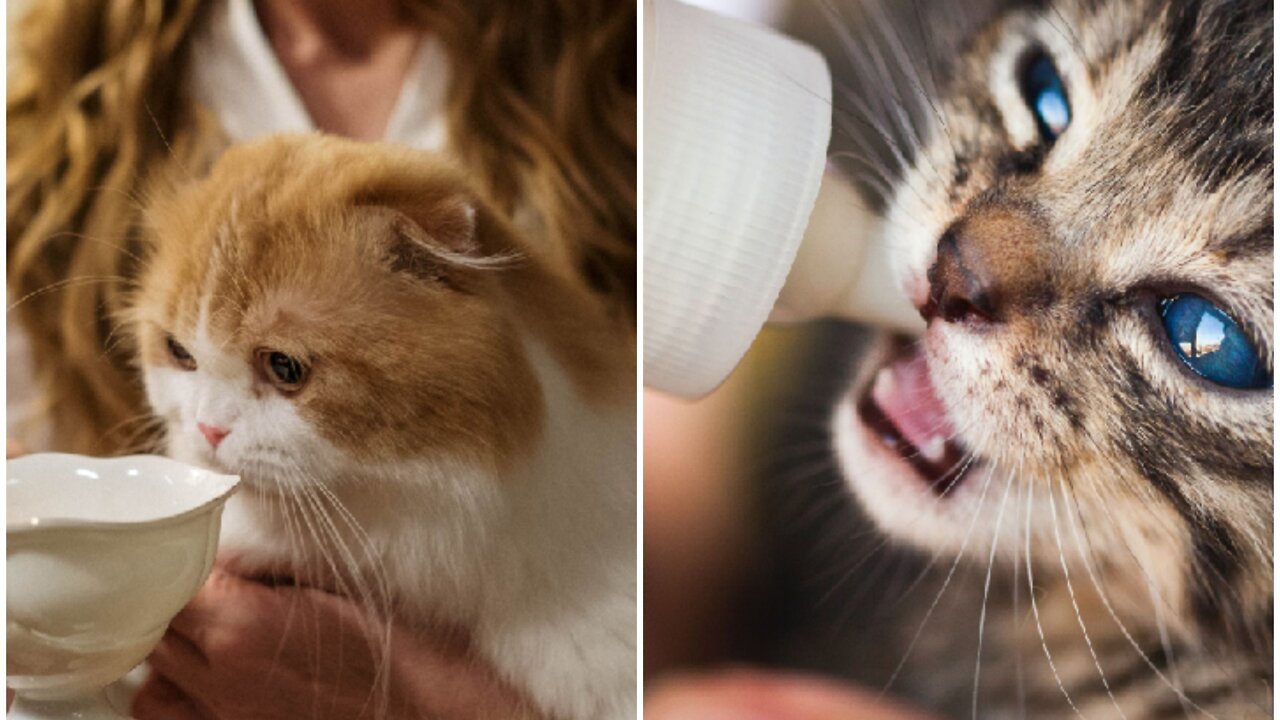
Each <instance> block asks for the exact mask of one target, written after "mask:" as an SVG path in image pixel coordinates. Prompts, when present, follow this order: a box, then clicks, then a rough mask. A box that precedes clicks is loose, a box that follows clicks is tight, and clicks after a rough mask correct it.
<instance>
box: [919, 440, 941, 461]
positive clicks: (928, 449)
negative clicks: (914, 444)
mask: <svg viewBox="0 0 1280 720" xmlns="http://www.w3.org/2000/svg"><path fill="white" fill-rule="evenodd" d="M920 454H921V455H922V456H923V457H924V459H925V460H928V461H929V462H938V461H939V460H941V459H942V457H943V456H944V455H946V454H947V440H946V438H944V437H942V436H941V435H934V436H933V437H931V438H929V441H928V442H926V443H925V444H924V447H921V448H920Z"/></svg>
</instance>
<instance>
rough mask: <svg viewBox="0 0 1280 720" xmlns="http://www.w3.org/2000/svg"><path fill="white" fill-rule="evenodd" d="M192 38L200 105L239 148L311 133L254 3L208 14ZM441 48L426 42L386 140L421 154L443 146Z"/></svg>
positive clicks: (229, 2)
mask: <svg viewBox="0 0 1280 720" xmlns="http://www.w3.org/2000/svg"><path fill="white" fill-rule="evenodd" d="M205 17H206V20H207V24H206V25H205V26H204V27H202V28H200V29H199V30H198V31H197V33H196V35H195V37H194V38H193V45H192V53H191V66H190V73H191V75H190V77H189V81H190V83H191V86H190V87H191V92H192V95H193V97H194V98H195V100H196V101H197V102H199V103H201V104H203V105H205V106H206V107H208V108H209V109H211V110H212V111H213V112H214V114H215V115H216V116H217V118H218V120H219V121H220V122H221V124H222V127H223V129H224V130H225V131H226V132H227V134H228V135H229V136H230V137H231V139H232V140H233V141H235V142H243V141H247V140H252V139H254V138H258V137H262V136H264V135H271V134H274V133H282V132H311V131H314V130H315V129H316V126H315V123H314V122H313V121H312V120H311V117H310V115H308V114H307V110H306V108H305V106H304V105H303V104H302V99H301V98H300V97H299V96H298V92H297V90H296V89H294V87H293V85H292V83H290V82H289V77H288V75H286V74H285V71H284V68H283V67H282V66H281V65H280V61H279V59H278V58H276V55H275V53H274V52H273V51H272V49H271V44H270V42H269V41H268V40H267V36H266V34H265V33H264V32H263V30H262V26H261V25H259V24H258V17H257V14H256V13H255V12H254V9H253V5H252V2H251V0H223V2H219V3H217V4H216V5H215V6H214V7H212V8H210V9H209V14H208V15H206V16H205ZM448 82H449V78H448V62H447V58H446V56H445V53H444V48H443V47H442V46H441V44H440V42H439V40H438V39H437V38H435V37H434V36H432V35H429V34H428V35H425V36H424V37H423V38H422V41H421V43H420V45H419V47H418V51H417V57H416V58H415V59H414V61H413V64H412V66H411V67H410V69H409V73H408V75H407V76H406V77H405V82H404V85H403V86H402V87H401V89H400V96H399V97H398V98H397V99H396V104H395V107H394V108H393V109H392V111H391V117H390V119H389V120H388V122H387V128H386V130H385V132H384V135H383V140H384V141H386V142H390V143H396V144H400V145H407V146H410V147H415V148H419V149H424V150H438V149H441V148H442V147H443V146H444V144H445V125H444V108H445V100H446V97H445V95H446V93H447V91H448Z"/></svg>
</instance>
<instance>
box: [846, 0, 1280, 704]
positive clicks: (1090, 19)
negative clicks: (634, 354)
mask: <svg viewBox="0 0 1280 720" xmlns="http://www.w3.org/2000/svg"><path fill="white" fill-rule="evenodd" d="M918 4H919V3H911V5H912V6H913V8H914V10H915V12H916V13H917V14H916V15H915V17H911V14H910V11H908V13H907V17H909V18H910V20H909V21H908V22H907V23H906V26H907V27H909V28H912V29H913V30H915V31H917V32H919V34H920V35H921V36H923V38H924V40H925V41H926V42H928V41H929V39H930V37H929V36H930V33H931V32H935V31H936V29H935V30H929V29H928V27H927V26H926V24H925V23H926V18H925V16H926V15H927V14H928V13H926V12H924V11H922V10H921V9H920V8H918V7H914V6H916V5H918ZM951 10H953V11H954V8H952V9H951ZM1272 15H1273V10H1272V5H1271V3H1269V2H1261V1H1259V0H1235V1H1232V0H1051V1H1050V2H1004V3H1001V6H1000V7H999V8H998V10H997V11H996V12H995V13H994V14H993V16H992V18H993V19H992V20H991V21H990V22H986V23H984V24H983V25H982V26H981V27H979V28H977V29H976V30H975V31H974V32H973V33H972V34H969V35H967V36H966V37H964V38H962V39H961V41H960V42H959V44H957V45H956V48H957V51H956V54H955V55H954V57H953V58H952V60H951V62H949V63H941V62H932V61H931V62H927V63H926V62H916V63H908V62H906V60H905V58H904V56H905V55H907V54H908V53H906V52H905V47H906V45H907V44H908V43H906V42H904V41H903V39H902V38H903V36H904V35H905V34H906V33H902V34H898V33H895V32H892V31H891V23H890V22H889V21H888V18H889V16H888V14H886V13H885V12H884V11H880V10H875V9H873V10H872V11H871V17H872V18H873V19H875V20H876V21H875V22H874V23H873V24H874V25H876V26H877V27H878V28H879V29H880V30H881V35H880V37H879V38H878V39H877V40H876V41H874V42H872V43H870V44H867V45H864V46H863V47H861V48H859V47H853V48H851V49H850V51H851V52H853V53H855V54H860V57H855V59H856V60H859V62H860V64H861V65H862V67H863V68H864V69H869V70H870V72H871V73H872V74H876V73H879V74H880V75H881V76H882V77H883V78H886V79H888V80H891V81H896V82H898V87H899V90H898V91H897V92H896V94H895V95H894V97H893V98H891V99H890V100H889V101H888V102H887V103H886V104H885V105H884V106H883V107H882V108H881V109H880V110H881V111H877V109H876V106H875V105H873V104H871V103H868V102H865V101H864V102H861V104H859V103H858V102H854V103H852V105H854V106H855V107H854V108H853V109H852V110H851V111H850V112H851V113H852V115H853V117H854V118H855V122H857V123H860V125H859V130H857V132H861V133H862V134H863V135H866V136H871V137H876V138H878V140H879V141H881V143H882V145H883V147H880V148H876V147H872V146H871V144H870V143H865V144H864V147H863V148H862V154H861V156H860V157H861V159H862V160H863V162H864V167H865V166H869V167H872V168H873V169H874V170H876V171H878V173H879V174H878V175H877V176H876V177H873V178H872V179H871V182H870V183H869V185H871V186H874V185H876V184H877V183H879V182H881V181H884V182H885V183H888V184H890V185H891V187H890V188H887V192H886V193H885V195H884V196H883V197H881V198H879V200H880V201H881V202H882V203H883V216H884V218H885V226H886V228H887V231H886V233H887V235H886V242H890V243H892V244H893V246H894V247H895V248H896V249H897V252H896V263H897V271H898V274H899V279H900V281H901V284H902V286H903V288H904V289H905V290H906V292H907V293H908V294H909V296H910V298H911V299H912V301H913V302H914V303H915V305H916V307H917V308H918V309H919V311H920V313H921V314H922V316H923V317H924V318H925V320H926V321H927V322H928V328H927V330H926V331H925V333H924V335H923V336H922V337H920V338H919V339H914V340H906V339H903V338H894V337H887V338H884V339H882V341H881V342H880V345H879V349H878V350H876V351H874V352H873V354H872V357H871V358H870V359H869V360H867V361H865V363H864V364H863V365H862V366H861V367H862V368H863V369H862V370H861V371H860V378H859V379H858V380H857V381H856V382H855V383H854V387H853V388H852V389H851V391H849V393H848V394H847V396H845V397H844V398H843V399H842V400H841V401H840V402H839V403H838V406H837V407H836V409H835V413H834V436H835V445H836V449H837V455H838V458H839V465H840V467H841V470H842V473H843V475H844V476H845V477H846V478H847V481H848V485H849V486H850V487H851V488H852V491H853V493H854V495H855V496H856V498H857V499H858V501H859V503H860V504H861V505H862V507H863V508H864V509H865V510H866V512H867V514H868V515H869V516H870V517H871V519H872V520H873V522H874V523H875V524H876V525H877V526H878V527H879V528H880V530H882V531H883V532H884V533H886V534H887V535H888V536H890V537H891V538H894V539H896V540H899V541H903V542H905V543H908V544H912V545H914V546H916V547H919V548H922V549H923V550H924V551H925V553H926V554H929V555H932V564H933V565H934V566H935V567H941V568H942V573H943V575H944V580H945V581H944V582H943V584H942V585H943V589H942V590H941V592H939V593H937V594H933V593H926V594H923V596H922V594H921V593H919V592H915V593H913V594H909V595H908V599H907V600H904V601H903V602H904V606H903V607H904V609H903V611H902V613H901V617H903V618H910V620H909V621H905V622H903V624H902V627H900V628H898V629H896V630H895V631H894V632H893V633H891V635H892V637H893V642H894V643H896V644H895V645H887V646H881V647H879V648H878V649H877V652H876V653H875V654H874V656H870V657H867V658H865V660H866V662H867V663H868V664H879V665H881V666H883V665H886V664H887V665H888V666H889V667H894V666H895V664H897V663H898V661H899V660H902V664H901V666H900V667H897V668H896V670H895V671H894V672H893V673H892V675H891V681H892V682H893V684H894V687H895V688H896V689H898V690H899V691H903V692H906V693H907V694H909V695H913V696H914V697H916V699H917V700H918V701H920V702H922V703H924V704H926V705H929V706H931V707H932V708H933V709H935V710H937V711H939V712H943V713H946V714H948V715H950V716H952V717H975V718H1004V717H1032V718H1057V717H1064V718H1065V717H1087V718H1110V717H1128V718H1163V717H1201V716H1207V717H1216V718H1222V719H1223V720H1225V719H1227V718H1232V719H1235V718H1252V717H1269V716H1270V708H1271V702H1272V701H1271V678H1272V660H1271V658H1272V631H1271V623H1272V618H1271V612H1272V610H1271V606H1272V542H1271V538H1272V523H1273V520H1272V479H1273V440H1272V427H1273V392H1272V367H1273V354H1272V330H1271V329H1272V326H1273V317H1274V315H1273V271H1272V267H1273V264H1272V263H1273V251H1272V247H1273V238H1272V233H1273V216H1272V207H1273V205H1272V203H1273V193H1272V182H1273V174H1272V173H1273V160H1272V146H1273V143H1272V103H1273V96H1272V92H1273V84H1272V59H1273V51H1272V45H1271V42H1272V28H1273V17H1272ZM935 19H936V18H935ZM938 32H940V31H938ZM890 76H892V77H890ZM847 99H848V98H846V100H847ZM855 100H856V99H855ZM846 109H847V108H846ZM886 123H890V124H892V126H891V127H886ZM867 128H872V129H873V130H874V131H875V132H874V133H873V132H871V131H870V130H868V129H867ZM886 149H887V153H886V152H884V151H885V150H886ZM878 152H879V154H880V157H882V158H888V161H887V162H877V161H875V160H874V156H875V154H877V153H878ZM953 559H954V563H953ZM957 564H958V565H959V566H961V567H964V566H968V565H973V566H975V567H976V568H978V572H977V578H978V581H977V582H976V583H971V584H970V585H969V587H968V588H967V591H968V593H967V594H966V588H964V587H956V586H953V587H952V588H951V590H952V591H953V592H951V593H950V594H948V592H947V589H946V586H947V583H949V582H950V581H951V579H952V578H951V575H952V573H953V572H954V571H955V569H956V567H957ZM957 585H963V583H957ZM911 604H915V605H919V606H922V607H917V608H916V609H915V610H914V611H910V610H907V609H905V608H906V606H907V605H911ZM926 626H927V629H926ZM975 626H976V628H977V632H976V638H970V639H969V640H967V641H961V640H958V639H957V640H955V641H954V642H948V638H959V637H961V636H968V633H969V632H970V631H969V630H966V631H963V632H962V631H953V630H952V629H953V628H959V627H964V628H974V627H975ZM974 639H976V647H975V643H974V642H973V640H974Z"/></svg>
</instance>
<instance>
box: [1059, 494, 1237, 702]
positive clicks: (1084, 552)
mask: <svg viewBox="0 0 1280 720" xmlns="http://www.w3.org/2000/svg"><path fill="white" fill-rule="evenodd" d="M1064 491H1065V489H1064ZM1099 499H1100V500H1102V502H1100V503H1099V505H1100V506H1101V507H1103V508H1104V510H1105V511H1106V512H1107V513H1108V515H1109V514H1110V511H1109V510H1107V509H1106V505H1107V503H1106V500H1105V498H1102V497H1101V495H1100V493H1099ZM1073 505H1074V506H1075V507H1076V522H1073V523H1068V525H1067V527H1069V528H1071V529H1072V534H1073V535H1074V537H1075V540H1076V544H1077V546H1078V547H1079V548H1080V556H1081V559H1082V560H1083V561H1084V567H1085V571H1086V572H1087V573H1088V575H1089V581H1090V582H1091V583H1092V584H1093V587H1094V589H1095V590H1096V591H1097V593H1098V598H1099V599H1100V600H1102V606H1103V607H1104V608H1106V610H1107V614H1108V615H1110V616H1111V619H1112V621H1114V622H1115V624H1116V627H1117V628H1119V630H1120V634H1121V635H1123V636H1124V638H1125V640H1126V641H1127V642H1128V643H1129V645H1130V646H1131V647H1132V648H1133V649H1134V651H1135V652H1136V653H1138V657H1140V658H1141V659H1142V661H1143V663H1145V664H1146V665H1147V667H1149V668H1151V671H1152V672H1154V673H1155V674H1156V677H1158V678H1160V680H1161V682H1163V683H1164V684H1165V685H1166V686H1167V687H1168V688H1169V689H1170V690H1172V691H1173V692H1174V693H1175V694H1176V695H1177V696H1178V700H1179V701H1180V702H1183V703H1187V704H1190V705H1191V707H1193V708H1195V709H1196V710H1198V711H1200V712H1202V713H1204V714H1205V715H1207V716H1208V717H1210V718H1213V717H1214V716H1213V715H1212V714H1211V713H1209V712H1208V711H1207V710H1205V709H1204V708H1202V707H1200V706H1199V705H1197V704H1196V703H1195V701H1193V700H1192V699H1191V698H1189V697H1187V695H1186V693H1185V692H1183V690H1182V688H1181V687H1179V685H1175V684H1174V683H1173V682H1172V681H1171V680H1170V679H1169V678H1168V676H1167V675H1165V673H1164V672H1163V671H1161V670H1160V668H1158V667H1156V664H1155V662H1153V661H1152V660H1151V657H1150V656H1148V655H1147V653H1146V651H1144V650H1143V649H1142V646H1141V644H1139V643H1138V641H1137V639H1136V638H1134V636H1133V634H1132V633H1131V632H1129V628H1128V626H1126V625H1125V624H1124V621H1123V620H1121V619H1120V614H1119V613H1118V612H1116V609H1115V606H1114V605H1112V603H1111V598H1110V596H1108V594H1107V592H1106V590H1105V589H1104V588H1103V583H1102V581H1101V579H1100V578H1099V577H1098V574H1097V572H1096V570H1095V568H1094V562H1093V561H1092V560H1090V558H1091V557H1093V554H1094V551H1093V542H1092V539H1091V538H1089V533H1088V528H1087V527H1086V526H1085V524H1084V514H1083V513H1081V512H1080V508H1079V505H1078V503H1073ZM1112 520H1113V521H1114V518H1112ZM1077 523H1079V528H1080V529H1079V530H1076V525H1077ZM1082 536H1083V537H1082ZM1086 546H1087V549H1086ZM1131 554H1132V553H1131ZM1134 562H1136V563H1137V565H1138V568H1139V570H1140V571H1141V572H1142V574H1143V575H1144V576H1145V577H1146V579H1147V582H1148V584H1149V587H1152V588H1154V586H1155V579H1154V578H1152V577H1151V576H1150V575H1149V574H1148V572H1147V569H1146V567H1145V566H1144V565H1143V564H1142V563H1141V562H1139V561H1138V559H1137V556H1134ZM1169 657H1170V660H1171V661H1172V658H1173V656H1172V655H1170V656H1169ZM1214 720H1216V718H1214Z"/></svg>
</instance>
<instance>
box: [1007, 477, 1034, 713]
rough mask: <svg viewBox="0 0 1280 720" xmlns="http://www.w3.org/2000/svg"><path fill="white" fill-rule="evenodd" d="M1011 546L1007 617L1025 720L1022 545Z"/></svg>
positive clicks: (1019, 503)
mask: <svg viewBox="0 0 1280 720" xmlns="http://www.w3.org/2000/svg"><path fill="white" fill-rule="evenodd" d="M1025 484H1026V483H1019V487H1018V500H1017V503H1018V507H1019V508H1023V507H1024V505H1023V503H1022V495H1023V492H1024V486H1025ZM1022 514H1023V518H1024V522H1022V523H1019V524H1018V525H1019V527H1018V529H1017V530H1016V532H1017V533H1018V536H1021V535H1022V527H1023V526H1024V525H1026V522H1025V519H1026V517H1027V515H1028V514H1029V512H1028V511H1027V510H1023V513H1022ZM1016 539H1017V538H1015V540H1016ZM1013 545H1014V547H1013V566H1012V567H1011V570H1012V572H1013V578H1012V579H1013V582H1012V583H1011V584H1012V585H1013V613H1012V614H1011V615H1010V616H1009V619H1010V622H1011V623H1012V624H1013V633H1012V637H1013V638H1014V641H1013V643H1012V644H1013V652H1014V657H1013V672H1014V688H1015V693H1016V694H1017V701H1018V710H1019V716H1020V717H1022V718H1023V719H1024V720H1025V719H1026V717H1027V687H1026V678H1025V673H1024V670H1023V667H1022V643H1021V642H1019V639H1020V638H1021V637H1022V627H1023V625H1024V624H1025V618H1024V617H1023V611H1022V593H1021V589H1022V581H1023V579H1024V578H1023V575H1022V547H1023V544H1022V543H1021V542H1014V544H1013Z"/></svg>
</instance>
